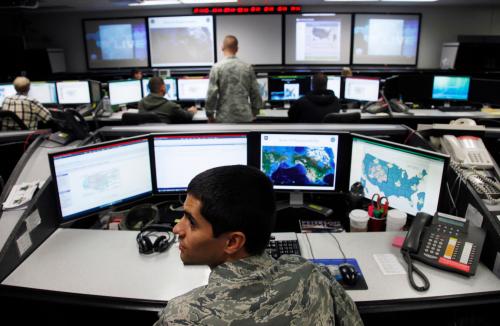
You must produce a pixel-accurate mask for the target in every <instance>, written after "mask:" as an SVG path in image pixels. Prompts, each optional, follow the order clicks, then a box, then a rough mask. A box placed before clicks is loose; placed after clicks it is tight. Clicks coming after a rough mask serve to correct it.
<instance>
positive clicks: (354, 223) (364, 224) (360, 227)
mask: <svg viewBox="0 0 500 326" xmlns="http://www.w3.org/2000/svg"><path fill="white" fill-rule="evenodd" d="M368 219H369V217H368V212H367V211H364V210H362V209H354V210H352V211H351V212H350V213H349V221H350V225H351V232H366V231H367V230H368Z"/></svg>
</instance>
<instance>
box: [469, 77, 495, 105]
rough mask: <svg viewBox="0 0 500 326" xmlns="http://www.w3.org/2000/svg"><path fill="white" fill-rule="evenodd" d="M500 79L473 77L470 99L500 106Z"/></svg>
mask: <svg viewBox="0 0 500 326" xmlns="http://www.w3.org/2000/svg"><path fill="white" fill-rule="evenodd" d="M499 89H500V80H495V79H481V78H472V79H471V81H470V89H469V101H471V102H473V103H481V104H483V105H493V106H500V92H499V91H498V90H499Z"/></svg>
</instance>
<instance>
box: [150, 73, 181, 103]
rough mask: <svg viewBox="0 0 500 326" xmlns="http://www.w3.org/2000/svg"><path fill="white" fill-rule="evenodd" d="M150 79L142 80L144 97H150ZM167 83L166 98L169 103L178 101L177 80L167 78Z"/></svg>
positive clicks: (165, 80)
mask: <svg viewBox="0 0 500 326" xmlns="http://www.w3.org/2000/svg"><path fill="white" fill-rule="evenodd" d="M149 79H150V78H144V79H143V80H142V96H143V97H146V96H148V95H149V93H150V91H149ZM163 81H164V82H165V89H166V91H167V92H166V93H165V96H164V97H165V98H166V99H167V100H169V101H177V82H176V80H175V78H165V79H163Z"/></svg>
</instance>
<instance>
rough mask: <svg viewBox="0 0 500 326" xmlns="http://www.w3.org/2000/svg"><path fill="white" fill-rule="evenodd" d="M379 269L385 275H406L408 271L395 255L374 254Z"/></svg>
mask: <svg viewBox="0 0 500 326" xmlns="http://www.w3.org/2000/svg"><path fill="white" fill-rule="evenodd" d="M373 258H374V259H375V261H376V262H377V265H378V267H379V268H380V270H381V271H382V273H383V274H384V275H404V274H406V270H405V269H404V267H403V265H401V263H400V262H399V260H398V259H397V257H396V256H394V255H393V254H373Z"/></svg>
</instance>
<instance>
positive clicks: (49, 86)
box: [28, 82, 57, 104]
mask: <svg viewBox="0 0 500 326" xmlns="http://www.w3.org/2000/svg"><path fill="white" fill-rule="evenodd" d="M28 96H29V97H31V98H34V99H36V100H38V102H40V103H42V104H57V94H56V83H45V82H32V83H31V84H30V91H29V92H28Z"/></svg>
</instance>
